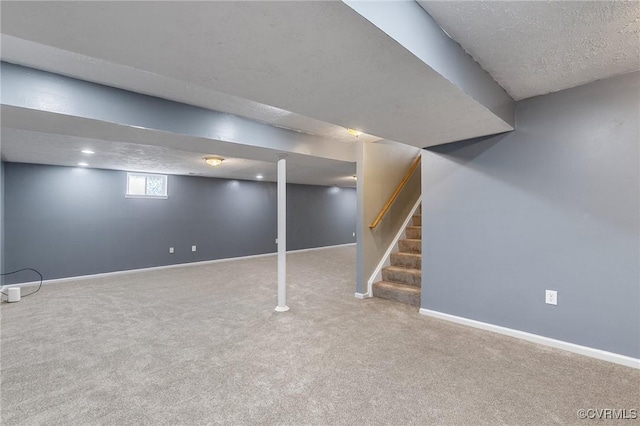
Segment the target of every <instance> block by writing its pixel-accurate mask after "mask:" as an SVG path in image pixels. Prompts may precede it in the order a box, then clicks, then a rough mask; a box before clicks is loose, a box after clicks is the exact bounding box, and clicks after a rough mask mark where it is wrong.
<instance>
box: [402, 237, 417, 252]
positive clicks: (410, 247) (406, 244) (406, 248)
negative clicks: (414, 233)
mask: <svg viewBox="0 0 640 426" xmlns="http://www.w3.org/2000/svg"><path fill="white" fill-rule="evenodd" d="M398 246H399V247H400V252H402V253H422V242H421V241H408V240H400V241H398Z"/></svg>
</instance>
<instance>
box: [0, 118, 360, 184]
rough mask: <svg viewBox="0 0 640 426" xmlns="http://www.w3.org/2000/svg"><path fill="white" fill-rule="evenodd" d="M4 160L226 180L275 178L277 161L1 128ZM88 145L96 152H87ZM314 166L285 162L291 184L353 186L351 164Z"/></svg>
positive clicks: (319, 164) (322, 162) (316, 164)
mask: <svg viewBox="0 0 640 426" xmlns="http://www.w3.org/2000/svg"><path fill="white" fill-rule="evenodd" d="M1 137H2V158H3V160H5V161H10V162H20V163H34V164H50V165H57V166H77V164H78V163H79V162H86V163H88V164H89V166H90V167H92V168H100V169H111V170H126V171H136V172H150V173H163V174H174V175H196V176H206V177H217V178H225V179H242V180H258V179H256V176H257V175H262V176H263V177H264V179H263V180H265V181H271V182H275V181H276V180H277V170H276V164H275V162H265V161H257V160H249V159H242V158H231V157H225V161H224V162H223V163H222V164H221V165H219V166H218V167H211V166H208V165H207V164H206V163H205V162H204V160H203V158H204V157H205V156H207V155H214V154H216V152H215V151H212V152H191V151H181V150H176V149H170V148H166V147H161V146H152V145H143V144H137V143H128V142H114V141H106V140H98V139H90V138H82V137H75V136H69V135H59V134H50V133H40V132H33V131H28V130H19V129H12V128H6V127H3V128H2V134H1ZM83 149H90V150H92V151H94V152H95V154H90V155H88V154H83V153H82V152H81V151H82V150H83ZM314 163H315V166H309V165H304V166H302V165H299V164H293V163H291V162H289V163H288V164H287V182H290V183H299V184H307V185H327V186H331V185H336V186H343V187H355V181H354V180H353V175H354V174H355V165H354V164H353V163H345V162H337V161H328V160H324V161H323V160H322V159H319V158H316V159H314Z"/></svg>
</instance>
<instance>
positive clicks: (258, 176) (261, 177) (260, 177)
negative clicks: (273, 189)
mask: <svg viewBox="0 0 640 426" xmlns="http://www.w3.org/2000/svg"><path fill="white" fill-rule="evenodd" d="M263 178H264V176H262V175H257V176H256V179H263Z"/></svg>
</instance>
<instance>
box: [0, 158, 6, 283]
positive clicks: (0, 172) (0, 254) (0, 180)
mask: <svg viewBox="0 0 640 426" xmlns="http://www.w3.org/2000/svg"><path fill="white" fill-rule="evenodd" d="M0 272H5V270H4V161H1V160H0ZM3 282H4V277H0V285H2V283H3Z"/></svg>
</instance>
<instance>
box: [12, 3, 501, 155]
mask: <svg viewBox="0 0 640 426" xmlns="http://www.w3.org/2000/svg"><path fill="white" fill-rule="evenodd" d="M1 24H2V25H1V29H2V34H3V36H9V37H3V40H2V57H3V58H4V59H5V60H7V61H9V62H13V63H17V64H21V65H27V66H32V67H34V68H39V69H46V70H50V71H54V72H60V73H63V74H65V75H69V76H72V77H78V78H82V79H86V80H89V81H95V82H102V83H104V84H108V85H112V86H115V87H120V88H126V89H130V90H135V91H139V92H143V93H146V94H150V95H154V96H160V97H165V98H169V99H174V100H179V101H181V102H185V103H189V104H193V105H202V106H206V107H208V108H214V109H217V110H222V111H229V112H235V113H238V114H241V115H244V116H248V117H251V118H256V119H258V120H261V121H266V122H270V123H273V124H275V125H279V126H284V127H288V128H294V129H295V128H298V130H305V131H310V132H315V133H319V132H325V134H330V133H332V132H333V130H332V129H327V128H325V129H323V126H324V125H323V124H322V123H318V121H314V122H310V121H308V120H307V119H306V118H305V117H311V118H313V119H314V120H319V121H320V122H325V123H333V124H334V125H338V126H341V127H343V128H344V127H351V128H354V129H358V130H361V131H363V132H365V133H367V134H371V135H376V136H379V137H382V138H386V139H390V140H395V141H398V142H403V143H407V144H411V145H415V146H419V147H424V146H430V145H436V144H440V143H446V142H452V141H456V140H461V139H466V138H470V137H475V136H481V135H487V134H493V133H498V132H502V131H507V130H512V127H511V126H509V125H508V124H506V123H505V122H504V121H502V120H501V119H500V118H499V117H497V116H496V115H494V114H493V113H491V111H489V110H488V109H487V108H485V107H484V106H483V105H481V104H479V103H478V102H476V101H475V100H474V99H473V98H471V97H470V96H468V95H467V94H465V93H464V92H463V91H462V90H460V89H459V88H458V87H456V86H455V85H454V84H453V83H451V82H449V81H448V80H447V79H446V78H444V77H443V76H441V75H440V74H438V73H437V72H436V71H434V70H433V69H432V68H430V67H429V66H428V65H426V64H425V63H424V62H423V61H422V60H420V59H419V58H417V57H416V56H414V55H413V54H412V53H411V52H409V51H407V50H406V49H405V48H404V47H403V46H401V45H400V44H398V43H397V42H396V41H394V40H393V39H391V38H390V37H388V36H387V35H386V34H385V33H384V32H382V31H380V30H379V29H378V28H377V27H376V26H375V25H373V24H371V23H370V22H369V21H367V20H366V19H365V18H363V17H362V16H361V15H359V14H358V13H357V12H355V11H354V10H353V9H351V8H350V7H349V6H347V5H345V4H344V3H342V2H338V1H331V2H323V1H309V2H281V1H275V2H255V1H251V2H3V3H2V21H1ZM16 39H17V40H22V41H25V42H28V43H19V42H16ZM42 46H45V48H43V47H42ZM46 47H49V48H51V49H46ZM107 65H108V66H107ZM105 66H107V67H106V68H104V67H105ZM228 95H233V97H229V96H228ZM218 97H219V100H220V101H219V102H218V100H217V98H218ZM238 98H242V99H250V100H252V101H254V103H252V104H243V103H242V102H238ZM266 105H270V106H272V107H276V108H275V109H274V108H272V107H267V108H266V109H265V108H264V106H266ZM286 111H292V112H295V113H296V115H288V113H287V112H286ZM314 127H315V128H317V129H316V130H313V129H312V128H314Z"/></svg>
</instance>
